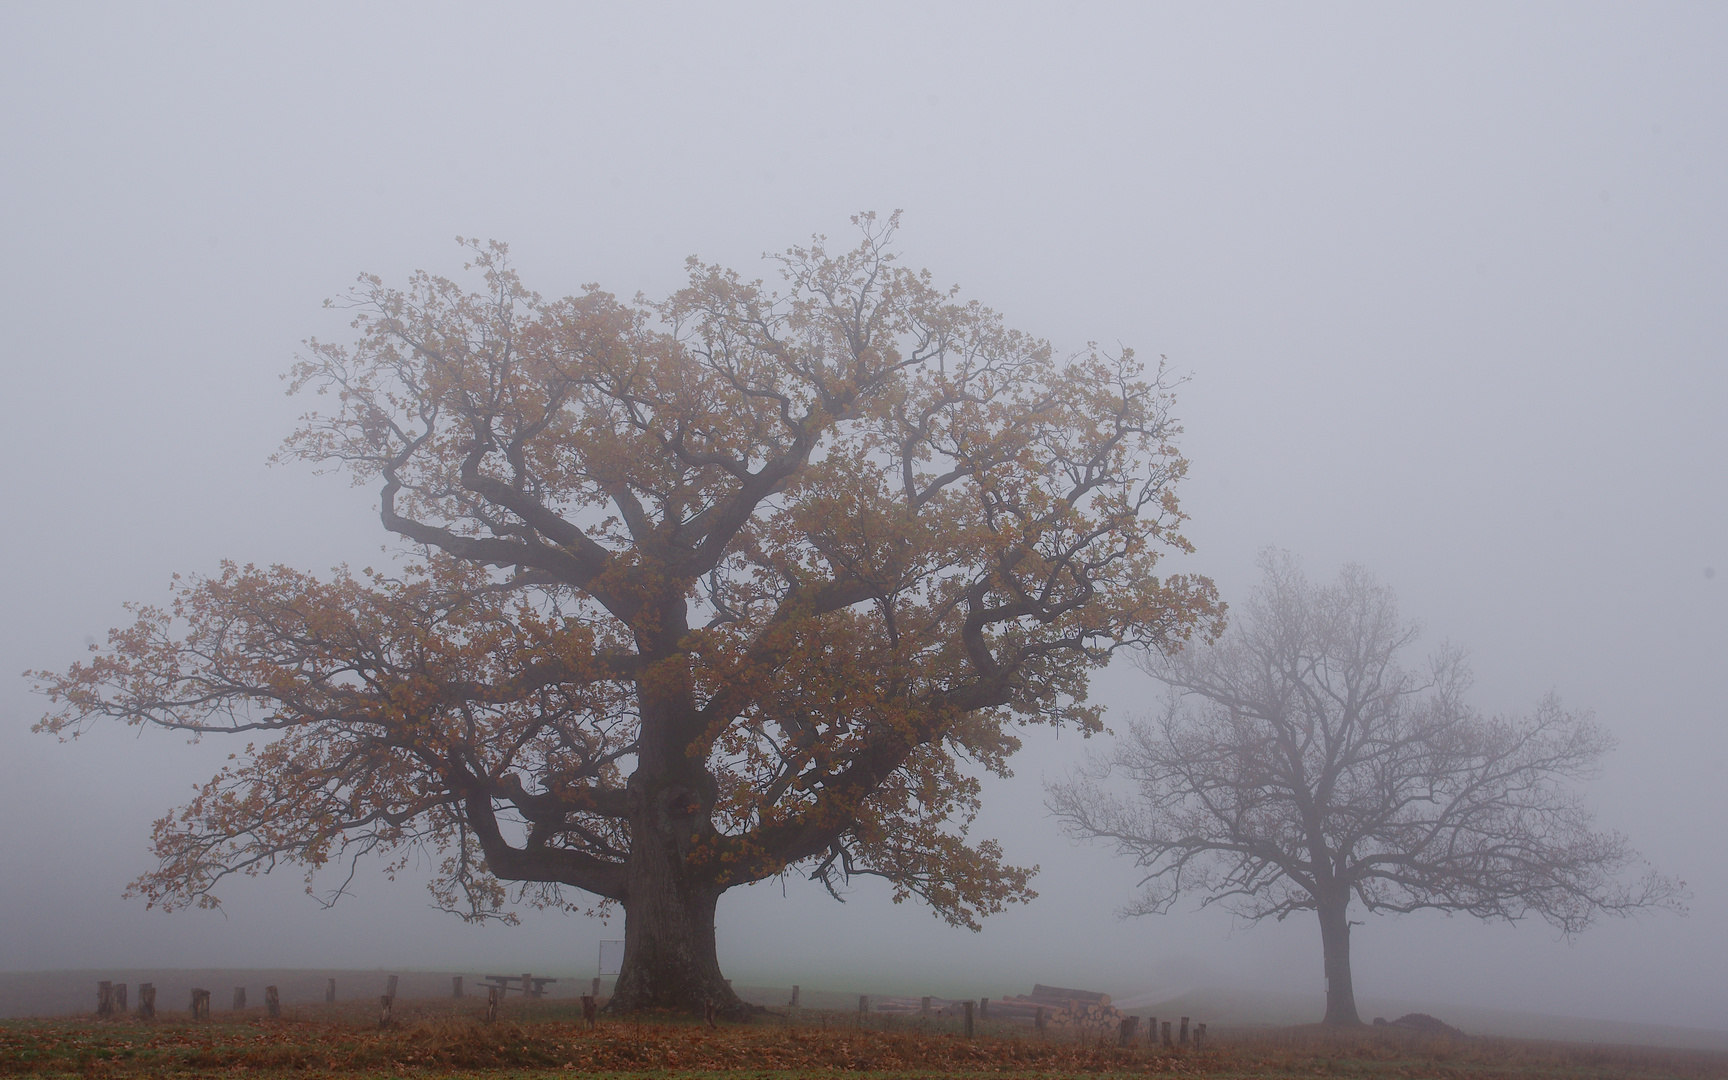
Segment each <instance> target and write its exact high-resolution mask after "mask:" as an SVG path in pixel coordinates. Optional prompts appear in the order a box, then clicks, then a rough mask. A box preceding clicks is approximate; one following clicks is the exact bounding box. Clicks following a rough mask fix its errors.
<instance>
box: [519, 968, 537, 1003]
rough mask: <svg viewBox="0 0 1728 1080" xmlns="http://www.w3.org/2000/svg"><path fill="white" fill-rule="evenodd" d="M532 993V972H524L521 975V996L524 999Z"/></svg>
mask: <svg viewBox="0 0 1728 1080" xmlns="http://www.w3.org/2000/svg"><path fill="white" fill-rule="evenodd" d="M533 993H534V973H533V972H532V971H524V972H523V973H522V996H523V997H525V998H526V997H530V996H532V995H533Z"/></svg>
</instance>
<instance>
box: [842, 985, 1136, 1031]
mask: <svg viewBox="0 0 1728 1080" xmlns="http://www.w3.org/2000/svg"><path fill="white" fill-rule="evenodd" d="M965 1004H966V1003H965V1002H964V1001H956V1000H951V999H949V998H937V997H930V998H907V997H885V998H877V999H875V1000H874V1001H872V1002H870V1003H869V1008H870V1009H871V1011H873V1012H885V1013H911V1014H916V1015H920V1016H931V1017H936V1018H951V1017H958V1016H961V1015H962V1014H963V1010H964V1006H965ZM973 1004H974V1008H975V1013H976V1016H977V1018H978V1019H979V1020H989V1021H995V1022H998V1023H1000V1022H1004V1021H1006V1022H1009V1023H1022V1024H1034V1025H1035V1024H1037V1023H1038V1021H1039V1013H1040V1011H1042V1013H1043V1022H1044V1025H1045V1026H1046V1027H1055V1028H1062V1029H1066V1030H1071V1031H1074V1030H1088V1031H1103V1030H1106V1029H1108V1030H1115V1029H1116V1027H1117V1026H1118V1025H1119V1024H1121V1022H1122V1014H1121V1013H1120V1012H1117V1011H1116V1010H1115V1009H1113V1008H1111V1007H1110V995H1109V994H1102V993H1099V992H1097V991H1095V990H1069V989H1066V988H1065V987H1060V986H1045V985H1044V984H1043V983H1037V984H1035V985H1034V986H1033V987H1032V992H1031V993H1030V994H1016V995H1014V996H1013V997H1005V998H982V999H979V1000H977V1001H975V1002H974V1003H973Z"/></svg>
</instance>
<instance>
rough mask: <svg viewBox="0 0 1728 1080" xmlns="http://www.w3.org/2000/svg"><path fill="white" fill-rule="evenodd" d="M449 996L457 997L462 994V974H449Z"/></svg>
mask: <svg viewBox="0 0 1728 1080" xmlns="http://www.w3.org/2000/svg"><path fill="white" fill-rule="evenodd" d="M450 996H451V997H453V998H459V997H461V996H462V976H460V975H452V976H450Z"/></svg>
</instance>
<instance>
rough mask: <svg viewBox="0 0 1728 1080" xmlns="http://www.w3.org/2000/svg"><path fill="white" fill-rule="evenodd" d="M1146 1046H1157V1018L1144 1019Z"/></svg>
mask: <svg viewBox="0 0 1728 1080" xmlns="http://www.w3.org/2000/svg"><path fill="white" fill-rule="evenodd" d="M1146 1045H1147V1046H1157V1045H1158V1018H1157V1017H1156V1016H1148V1017H1147V1018H1146Z"/></svg>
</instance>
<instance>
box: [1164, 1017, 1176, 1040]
mask: <svg viewBox="0 0 1728 1080" xmlns="http://www.w3.org/2000/svg"><path fill="white" fill-rule="evenodd" d="M1164 1045H1165V1046H1175V1045H1176V1043H1175V1041H1174V1040H1172V1039H1171V1038H1170V1021H1168V1020H1166V1021H1164Z"/></svg>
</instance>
